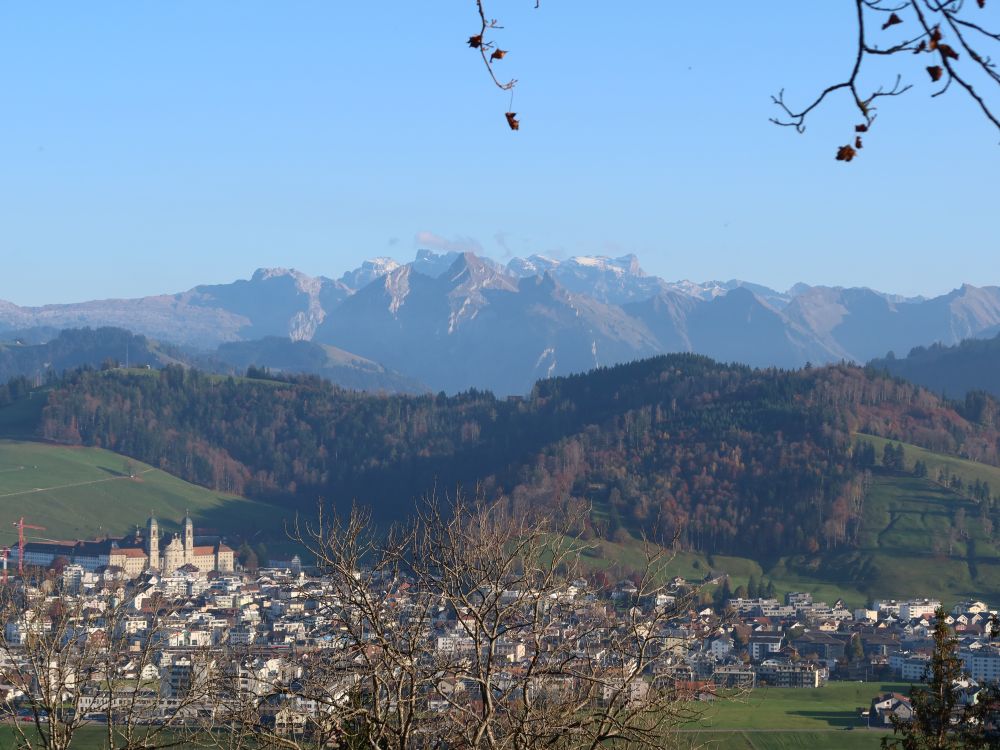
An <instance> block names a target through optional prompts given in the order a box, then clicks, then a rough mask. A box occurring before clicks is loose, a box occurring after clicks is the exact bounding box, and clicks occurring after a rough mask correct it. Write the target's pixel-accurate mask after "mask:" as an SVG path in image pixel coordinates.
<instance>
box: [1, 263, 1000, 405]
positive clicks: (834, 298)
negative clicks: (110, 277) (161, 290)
mask: <svg viewBox="0 0 1000 750" xmlns="http://www.w3.org/2000/svg"><path fill="white" fill-rule="evenodd" d="M104 325H115V326H120V327H124V328H128V329H130V330H133V331H135V332H137V333H142V334H144V335H147V336H150V337H152V338H156V339H161V340H164V341H168V342H173V343H177V344H181V345H186V346H193V347H200V348H202V349H204V350H212V349H214V348H215V347H218V346H219V344H222V343H224V342H252V341H257V340H262V339H265V338H266V337H283V338H285V339H288V340H292V341H302V342H313V343H316V344H318V345H322V346H325V347H327V349H326V351H328V352H329V351H337V352H341V354H340V355H338V356H339V357H341V358H342V360H343V361H345V362H362V361H363V362H365V363H367V364H366V365H365V366H366V367H368V368H369V371H371V370H370V368H371V367H376V366H383V365H384V366H386V367H388V368H391V370H392V371H395V372H397V373H399V374H400V376H401V377H405V378H411V379H414V380H417V381H420V382H422V383H423V384H425V385H426V386H428V387H429V388H431V389H433V390H440V389H444V390H461V389H465V388H469V387H477V388H492V389H494V390H496V391H497V392H499V393H502V394H509V393H523V392H525V391H526V390H527V389H529V388H530V387H531V384H532V382H533V381H534V380H535V379H536V378H539V377H545V376H548V375H556V374H563V373H568V372H573V371H577V370H581V369H587V368H590V367H594V366H599V365H610V364H614V363H617V362H622V361H626V360H631V359H636V358H639V357H645V356H649V355H652V354H656V353H660V352H669V351H693V352H699V353H703V354H707V355H710V356H713V357H716V358H718V359H723V360H731V361H741V362H746V363H748V364H751V365H755V366H769V365H776V366H782V367H794V366H798V365H802V364H804V363H805V362H807V361H811V362H814V363H820V362H828V361H837V360H840V359H847V360H854V361H858V362H864V361H867V360H868V359H870V358H872V357H875V356H881V355H883V354H885V352H887V351H889V350H894V351H896V352H899V353H900V354H905V353H906V352H907V351H909V349H910V348H911V347H913V346H917V345H926V344H931V343H934V342H937V341H940V342H942V343H945V344H951V343H956V342H957V341H959V340H961V339H963V338H968V337H976V336H982V335H987V334H988V333H991V332H994V331H996V330H997V329H998V326H1000V288H997V287H974V286H971V285H965V286H963V287H961V288H960V289H956V290H955V291H953V292H951V293H949V294H947V295H942V296H940V297H936V298H933V299H924V298H919V297H918V298H907V297H901V296H898V295H892V294H886V293H883V292H877V291H873V290H870V289H863V288H853V289H844V288H839V287H824V286H810V285H806V284H796V285H795V286H794V287H792V288H791V289H789V290H787V291H785V292H780V291H776V290H774V289H770V288H768V287H766V286H762V285H759V284H753V283H750V282H747V281H742V280H738V279H733V280H730V281H708V282H693V281H688V280H681V281H667V280H664V279H662V278H659V277H657V276H652V275H650V274H647V273H646V272H645V271H644V270H643V269H642V267H641V266H640V264H639V261H638V259H637V258H636V257H635V256H634V255H624V256H621V257H618V258H612V257H607V256H599V255H581V256H574V257H570V258H566V259H560V258H551V257H546V256H542V255H532V256H529V257H527V258H514V259H512V260H510V261H509V262H508V263H506V265H500V264H498V263H496V262H495V261H493V260H491V259H489V258H484V257H482V256H478V255H475V254H473V253H459V252H446V253H437V252H434V251H432V250H420V251H419V252H418V253H417V255H416V257H415V258H414V259H413V260H412V261H410V262H409V263H401V262H399V261H397V260H395V259H392V258H386V257H380V258H373V259H371V260H369V261H365V262H364V263H362V264H361V265H360V266H359V267H358V268H355V269H353V270H350V271H348V272H346V273H344V274H343V275H341V276H340V278H339V279H337V280H333V279H331V278H326V277H323V276H317V277H312V276H308V275H307V274H303V273H301V272H299V271H296V270H294V269H287V268H267V269H259V270H258V271H256V272H255V273H254V274H253V275H252V276H251V277H250V278H249V279H245V280H239V281H235V282H232V283H230V284H214V285H205V286H197V287H194V288H193V289H191V290H189V291H186V292H181V293H179V294H173V295H159V296H153V297H144V298H141V299H125V300H102V301H95V302H85V303H79V304H70V305H58V304H54V305H46V306H44V307H36V308H27V307H18V306H16V305H12V304H10V303H7V302H3V301H0V331H3V330H7V331H13V330H19V329H28V328H37V329H51V330H59V329H63V328H74V327H81V326H91V327H97V326H104ZM269 341H270V343H269V344H268V345H267V346H255V347H249V348H247V347H243V348H242V349H241V350H240V351H241V352H242V353H241V356H243V357H248V356H263V354H261V352H273V351H275V346H276V343H277V340H275V339H273V338H271V339H269ZM247 352H249V353H247ZM296 352H298V350H296ZM282 357H283V359H282V361H303V362H308V361H312V359H316V360H317V361H319V360H321V359H323V357H321V356H320V355H319V354H310V357H311V358H312V359H310V358H308V357H304V356H299V357H297V358H292V359H290V358H289V357H288V356H287V352H286V353H284V354H283V355H282ZM241 361H242V360H241ZM375 363H377V364H375ZM359 382H360V381H359ZM380 382H381V383H385V382H386V381H385V379H384V378H383V380H382V381H380ZM373 387H376V386H373ZM377 387H383V386H377Z"/></svg>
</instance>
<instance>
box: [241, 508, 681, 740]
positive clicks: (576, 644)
mask: <svg viewBox="0 0 1000 750" xmlns="http://www.w3.org/2000/svg"><path fill="white" fill-rule="evenodd" d="M577 525H578V524H575V523H574V519H567V520H566V521H564V522H563V523H556V522H554V520H553V519H552V517H550V516H548V515H545V514H538V515H536V516H535V517H531V518H524V517H514V516H513V515H511V514H510V513H509V512H508V509H507V504H506V503H505V502H503V501H499V502H487V501H486V500H484V499H483V498H482V497H476V498H471V499H470V498H467V497H465V496H464V495H463V494H462V493H458V494H457V495H456V496H455V497H454V498H451V499H447V500H443V501H442V500H438V499H436V498H431V499H429V500H427V501H426V502H424V503H422V504H421V506H420V507H419V509H418V512H417V514H416V517H415V520H414V521H413V522H412V523H411V524H409V525H408V526H406V527H405V528H400V529H396V530H395V531H393V532H392V533H390V534H389V535H388V536H386V537H382V538H380V537H376V536H375V535H374V533H373V531H372V530H371V527H370V525H369V519H368V517H367V514H365V513H364V512H362V511H359V510H354V511H353V512H352V513H351V514H350V515H349V516H348V517H347V518H343V519H342V518H340V517H337V516H333V517H329V516H322V515H321V517H320V521H319V523H317V524H313V525H309V526H304V527H300V528H299V529H298V530H297V533H296V536H297V538H298V541H300V542H301V543H302V544H304V545H305V546H307V547H308V548H309V549H310V551H311V552H312V553H313V554H314V555H315V556H316V558H317V560H318V561H319V563H320V566H321V568H322V569H323V570H324V572H325V574H326V578H327V579H328V581H329V588H328V589H326V590H323V591H315V592H313V593H312V595H313V596H314V597H316V598H317V608H318V609H320V610H322V611H323V612H324V616H325V617H327V618H328V622H329V624H330V632H331V634H333V633H335V634H337V638H338V640H339V643H338V648H337V649H336V650H335V652H336V653H337V654H338V656H336V657H332V656H331V657H330V658H327V659H317V660H314V661H312V662H310V664H309V665H308V666H307V667H306V668H305V672H306V673H305V674H303V675H302V676H301V677H300V678H299V679H298V683H299V684H300V685H301V686H302V687H301V689H299V690H297V691H292V690H290V686H289V685H281V686H280V687H279V688H278V689H277V690H276V692H284V693H286V694H290V693H291V692H295V693H296V695H297V696H298V697H300V698H302V699H308V700H310V701H315V702H316V705H317V714H319V713H322V714H323V715H325V716H326V717H328V724H329V726H331V727H338V728H339V731H340V732H341V737H340V741H341V742H343V743H344V744H347V745H349V746H352V747H353V746H364V747H371V748H376V747H379V748H399V749H400V750H401V749H402V748H410V747H449V748H454V747H462V748H489V749H491V750H494V749H496V750H500V749H502V748H503V749H505V748H512V749H513V748H535V747H551V748H597V747H630V748H631V747H635V748H642V747H648V748H654V747H656V748H662V747H668V746H670V745H671V742H672V740H674V739H675V738H676V734H675V733H674V731H673V730H675V729H676V727H677V726H678V724H681V723H684V722H686V721H689V720H691V719H692V718H694V716H695V715H696V714H697V713H698V709H697V705H698V704H697V703H696V702H693V701H692V700H691V695H690V694H689V693H688V692H686V691H685V690H683V689H680V687H682V686H680V685H679V684H678V683H676V682H675V680H674V679H673V677H672V676H671V670H672V667H673V666H674V665H676V664H677V663H678V662H679V660H680V659H681V657H682V656H683V655H684V654H685V653H686V651H687V650H688V649H689V648H690V647H691V645H692V644H693V642H694V640H695V638H696V634H694V633H692V632H690V631H687V630H684V629H683V628H681V627H678V618H679V616H681V615H686V613H687V612H688V606H689V604H690V603H691V600H692V599H693V596H694V594H693V593H691V592H689V593H688V594H685V595H682V596H680V597H676V596H675V595H673V594H668V593H667V581H666V580H665V576H664V574H663V566H664V564H665V563H666V562H667V557H666V553H665V552H664V551H663V549H661V548H659V547H654V546H652V545H647V546H646V548H645V555H644V559H645V562H644V565H643V568H642V570H641V571H640V572H639V573H638V574H637V575H636V576H634V579H635V591H634V593H633V594H632V597H631V599H630V600H629V601H627V602H623V603H622V605H621V607H620V608H619V609H617V610H616V609H615V608H613V607H611V606H610V605H609V604H608V603H606V602H602V601H598V600H596V599H594V600H592V601H581V600H580V599H578V598H575V597H574V590H573V585H574V581H575V580H576V579H577V578H578V576H579V574H580V571H579V569H578V564H579V558H580V554H581V551H582V544H581V542H580V540H579V539H578V538H576V537H575V536H574V535H573V534H571V533H570V529H572V528H574V527H575V526H577ZM347 675H352V677H351V678H350V679H345V677H346V676H347ZM331 686H338V689H336V690H331ZM320 706H321V708H320ZM250 723H251V724H252V723H253V722H252V721H251V722H250ZM257 725H258V726H260V722H257ZM268 739H269V741H277V740H278V739H280V738H274V737H269V738H268ZM286 739H287V738H286ZM284 746H287V747H305V746H307V745H306V744H295V745H292V744H287V745H284Z"/></svg>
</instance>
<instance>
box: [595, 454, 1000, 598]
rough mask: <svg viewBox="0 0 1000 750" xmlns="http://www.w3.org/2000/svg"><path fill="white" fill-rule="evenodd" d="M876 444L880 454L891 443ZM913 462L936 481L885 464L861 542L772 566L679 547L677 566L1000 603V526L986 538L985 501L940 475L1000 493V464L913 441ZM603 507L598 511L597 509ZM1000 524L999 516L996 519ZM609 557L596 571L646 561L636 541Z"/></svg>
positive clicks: (736, 576)
mask: <svg viewBox="0 0 1000 750" xmlns="http://www.w3.org/2000/svg"><path fill="white" fill-rule="evenodd" d="M859 437H861V438H863V439H865V440H871V441H872V442H873V443H874V444H875V447H876V451H877V453H878V455H879V456H881V453H882V448H883V446H884V444H885V443H886V442H887V441H885V440H883V439H881V438H875V437H869V436H867V435H864V436H859ZM905 454H906V461H907V466H911V467H912V465H913V463H914V462H915V461H916V460H918V459H919V460H922V461H924V462H925V463H926V464H927V467H928V473H929V477H928V478H927V479H916V478H914V477H911V476H908V475H905V474H891V473H887V472H884V471H882V470H881V469H876V472H875V475H874V482H873V485H872V488H871V492H870V493H869V496H868V498H867V500H866V503H865V507H864V518H863V526H862V530H861V533H860V534H859V536H858V540H857V542H858V544H857V547H856V548H853V549H847V550H840V551H836V552H831V553H821V554H818V555H815V556H812V557H807V556H792V557H783V558H781V559H780V560H779V561H778V562H777V564H775V565H773V566H772V567H770V568H769V569H766V570H764V569H762V568H761V566H760V564H759V563H758V562H757V561H755V560H751V559H747V558H742V557H727V556H723V555H710V556H704V555H699V554H696V553H687V552H684V553H680V554H678V556H677V558H676V560H675V561H674V563H673V564H672V565H671V566H670V571H671V572H672V573H674V574H677V575H682V576H685V577H687V578H690V579H694V580H698V579H700V578H702V577H703V576H704V575H705V573H706V572H707V571H717V572H725V573H728V574H729V576H730V578H731V580H732V586H733V588H734V589H735V588H736V587H737V586H738V585H741V584H745V583H746V582H747V581H748V580H749V578H750V576H751V575H752V576H754V577H755V578H756V579H757V580H761V579H762V578H763V579H765V580H767V579H770V580H771V581H773V583H774V585H775V589H776V591H777V593H778V595H779V596H780V595H782V594H784V593H786V592H789V591H809V592H811V593H812V594H813V596H814V597H815V598H816V599H818V600H824V601H827V602H831V603H832V602H833V601H835V600H836V599H838V598H842V599H844V600H845V601H846V602H847V604H848V605H850V606H860V605H862V604H864V603H866V602H868V601H869V600H870V599H872V598H878V597H891V598H901V597H910V596H934V597H939V598H941V599H943V600H944V601H945V602H946V603H948V602H954V601H957V600H958V599H962V598H968V597H975V598H985V599H987V600H991V599H992V600H997V599H1000V531H998V532H995V533H994V534H992V535H987V534H986V533H985V530H984V529H983V527H982V524H981V522H980V520H979V507H978V505H977V504H976V503H974V502H972V501H970V500H969V499H968V498H966V497H963V496H962V495H959V494H957V493H955V492H953V491H952V490H950V489H948V488H946V487H942V486H940V485H938V484H937V483H936V482H935V481H933V478H935V477H937V474H938V470H939V469H942V468H947V470H948V471H949V472H950V473H952V474H955V475H958V476H960V477H961V478H962V479H963V481H965V482H966V483H968V482H973V481H975V480H977V479H978V480H979V481H981V482H989V484H990V487H992V488H993V491H994V492H997V491H998V490H1000V468H997V467H994V466H989V465H986V464H980V463H976V462H974V461H967V460H964V459H960V458H955V457H952V456H945V455H942V454H939V453H933V452H931V451H927V450H923V449H921V448H918V447H916V446H912V445H905ZM959 508H962V509H963V510H964V513H965V516H966V522H965V528H966V530H967V537H965V536H962V535H959V536H957V537H956V538H954V539H952V536H951V534H950V527H951V525H952V522H953V519H954V517H955V511H956V510H958V509H959ZM599 513H600V509H598V514H599ZM992 520H993V525H994V527H995V528H996V529H998V530H1000V515H995V517H994V518H993V519H992ZM602 548H603V550H602V553H601V554H599V555H597V556H594V557H592V558H591V559H590V560H589V562H590V564H591V565H593V566H594V567H597V568H608V567H611V566H613V565H615V564H616V563H617V564H619V565H622V566H624V567H630V566H631V567H634V566H636V565H637V564H638V563H639V562H640V561H641V555H640V554H639V551H638V549H637V546H636V545H621V544H614V543H612V542H603V543H602Z"/></svg>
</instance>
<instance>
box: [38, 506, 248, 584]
mask: <svg viewBox="0 0 1000 750" xmlns="http://www.w3.org/2000/svg"><path fill="white" fill-rule="evenodd" d="M181 526H182V529H183V530H182V532H181V533H180V534H173V535H172V536H171V538H170V539H169V540H168V539H165V538H163V537H161V536H160V524H159V522H158V521H157V520H156V518H155V516H152V515H151V516H150V518H149V520H148V521H147V522H146V533H145V536H143V535H141V534H140V533H139V531H138V529H137V530H136V533H135V534H134V535H128V536H125V537H121V538H118V539H104V540H100V541H76V542H57V541H50V542H29V543H27V544H25V545H24V563H25V564H26V565H35V566H39V567H48V566H49V565H51V564H52V563H53V562H54V561H55V560H56V559H58V558H65V559H66V560H67V561H68V562H70V563H75V564H77V565H80V566H82V567H83V568H85V569H86V570H97V569H98V568H114V567H117V568H121V569H122V570H123V571H124V572H125V575H127V576H128V577H130V578H132V577H135V576H138V575H140V574H141V573H143V572H145V571H147V570H154V571H157V572H159V573H161V574H163V575H171V574H174V573H176V572H178V571H181V572H188V573H201V574H207V573H210V572H213V571H217V572H220V573H230V572H232V570H233V566H234V559H233V558H234V555H233V550H232V549H231V548H230V547H228V546H226V545H225V544H223V543H222V541H221V540H219V541H215V542H214V543H213V544H204V543H203V544H200V545H199V544H196V542H195V535H194V520H193V519H192V518H191V516H190V514H188V515H186V516H185V517H184V520H183V521H182V523H181Z"/></svg>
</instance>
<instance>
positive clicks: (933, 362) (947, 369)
mask: <svg viewBox="0 0 1000 750" xmlns="http://www.w3.org/2000/svg"><path fill="white" fill-rule="evenodd" d="M871 366H872V367H875V368H877V369H880V370H885V371H887V372H888V373H890V374H891V375H896V376H898V377H903V378H906V379H907V380H909V381H911V382H914V383H919V384H920V385H922V386H924V387H926V388H930V389H931V390H932V391H935V392H936V393H944V394H947V395H948V396H951V397H952V398H955V397H960V398H964V397H965V394H967V393H969V392H971V391H977V390H979V391H986V392H987V393H991V394H993V396H995V397H1000V334H997V335H996V336H994V337H993V338H991V339H966V340H965V341H963V342H961V343H960V344H956V345H955V346H945V345H943V344H934V345H932V346H917V347H914V348H913V349H911V350H910V353H909V354H908V355H907V356H906V357H903V358H897V357H895V356H890V357H885V358H884V359H876V360H872V362H871Z"/></svg>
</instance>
